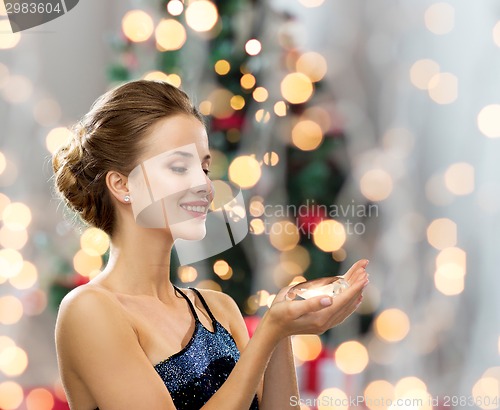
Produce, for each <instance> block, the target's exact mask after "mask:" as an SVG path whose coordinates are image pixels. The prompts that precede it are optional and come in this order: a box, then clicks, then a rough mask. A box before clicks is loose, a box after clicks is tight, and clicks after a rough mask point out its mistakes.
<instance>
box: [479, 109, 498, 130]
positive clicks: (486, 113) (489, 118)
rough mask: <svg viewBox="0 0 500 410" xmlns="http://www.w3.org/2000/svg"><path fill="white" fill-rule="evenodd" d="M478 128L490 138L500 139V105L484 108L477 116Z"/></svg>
mask: <svg viewBox="0 0 500 410" xmlns="http://www.w3.org/2000/svg"><path fill="white" fill-rule="evenodd" d="M477 126H478V128H479V131H481V132H482V133H483V134H484V135H486V136H487V137H488V138H499V137H500V105H499V104H491V105H487V106H486V107H484V108H483V109H482V110H481V111H480V112H479V114H478V115H477Z"/></svg>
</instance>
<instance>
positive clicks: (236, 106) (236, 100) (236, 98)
mask: <svg viewBox="0 0 500 410" xmlns="http://www.w3.org/2000/svg"><path fill="white" fill-rule="evenodd" d="M229 102H230V104H231V108H232V109H233V110H241V109H243V107H244V106H245V98H243V97H242V96H241V95H233V96H232V97H231V100H230V101H229Z"/></svg>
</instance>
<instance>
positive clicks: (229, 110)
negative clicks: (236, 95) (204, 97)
mask: <svg viewBox="0 0 500 410" xmlns="http://www.w3.org/2000/svg"><path fill="white" fill-rule="evenodd" d="M232 98H233V93H232V92H231V91H229V90H227V89H225V88H216V89H215V90H214V91H212V92H211V93H210V95H209V96H208V100H209V101H210V103H211V110H210V111H211V114H212V115H213V116H214V117H216V118H228V117H230V116H231V115H233V112H234V109H233V107H232V106H231V99H232Z"/></svg>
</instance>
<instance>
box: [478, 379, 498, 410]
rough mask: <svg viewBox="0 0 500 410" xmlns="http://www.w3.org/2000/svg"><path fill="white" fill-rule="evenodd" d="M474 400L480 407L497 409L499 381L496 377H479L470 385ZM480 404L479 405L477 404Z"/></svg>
mask: <svg viewBox="0 0 500 410" xmlns="http://www.w3.org/2000/svg"><path fill="white" fill-rule="evenodd" d="M472 396H473V397H474V402H475V403H477V404H478V407H480V408H482V409H488V410H489V409H498V402H497V400H498V398H499V397H500V383H499V381H498V379H497V378H496V377H484V376H483V377H481V378H480V379H479V380H478V381H477V382H476V383H475V384H474V386H473V387H472ZM479 404H480V405H479Z"/></svg>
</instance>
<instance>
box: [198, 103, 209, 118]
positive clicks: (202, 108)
mask: <svg viewBox="0 0 500 410" xmlns="http://www.w3.org/2000/svg"><path fill="white" fill-rule="evenodd" d="M198 108H199V110H200V112H201V113H202V114H203V115H210V113H211V112H212V103H211V102H210V101H207V100H204V101H202V102H201V103H200V106H199V107H198Z"/></svg>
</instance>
